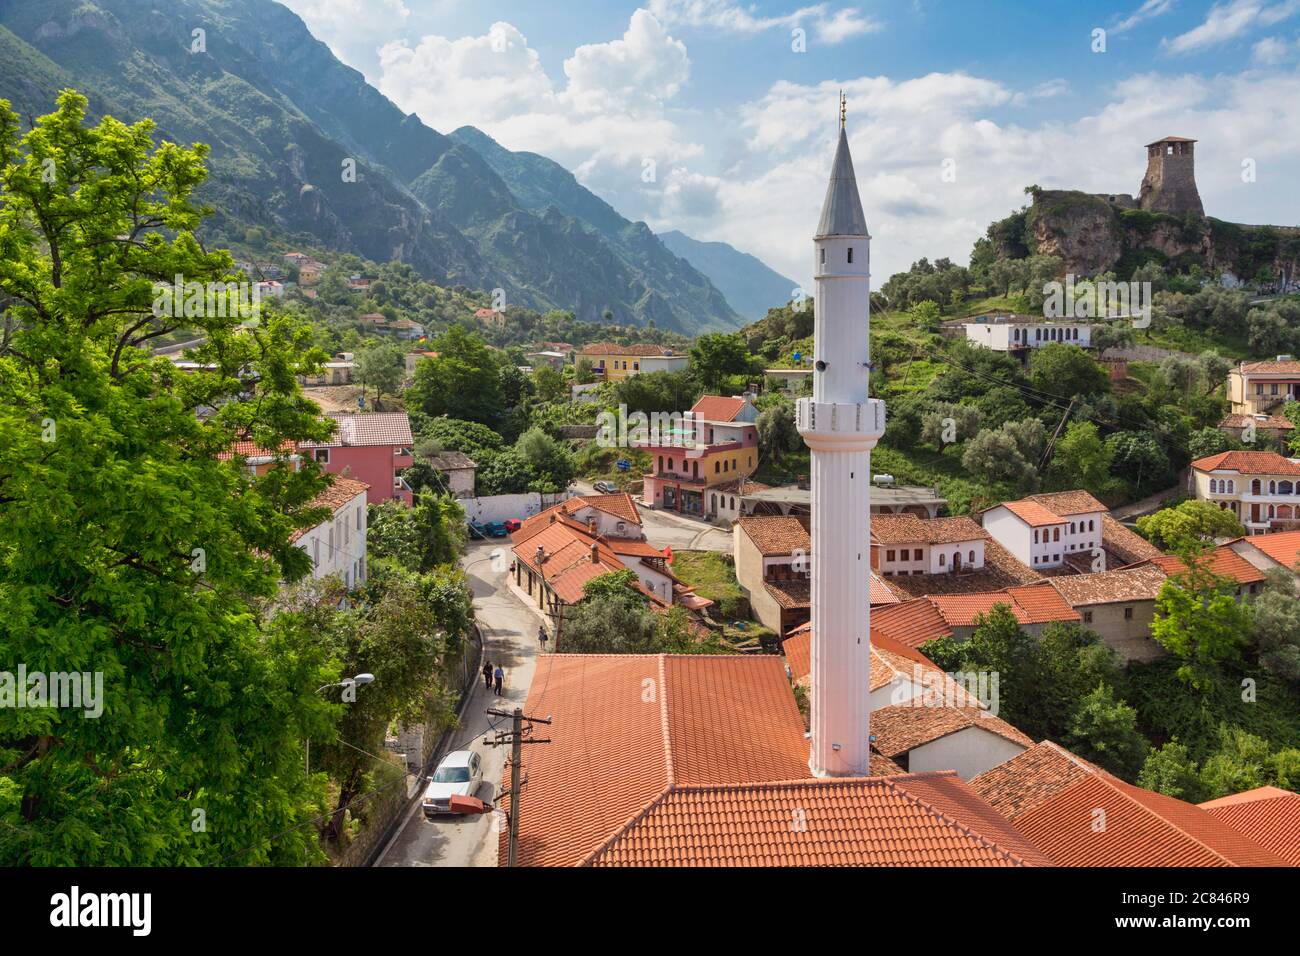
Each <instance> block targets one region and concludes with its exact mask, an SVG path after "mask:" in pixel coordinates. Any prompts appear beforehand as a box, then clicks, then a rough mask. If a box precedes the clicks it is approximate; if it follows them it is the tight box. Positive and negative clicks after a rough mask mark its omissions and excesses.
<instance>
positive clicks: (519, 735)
mask: <svg viewBox="0 0 1300 956" xmlns="http://www.w3.org/2000/svg"><path fill="white" fill-rule="evenodd" d="M488 713H489V714H492V715H493V716H496V717H509V718H510V722H511V723H510V730H506V731H499V732H498V733H497V734H496V738H495V739H494V740H485V741H483V742H484V743H485V744H487V745H488V746H489V747H500V746H503V745H505V744H509V745H510V809H509V810H508V811H507V813H508V818H507V819H508V823H509V825H510V836H509V840H508V842H507V852H506V866H517V865H518V863H519V817H520V813H521V809H520V794H521V791H522V790H523V788H524V784H526V783H527V782H528V781H527V778H525V777H524V774H523V766H522V764H523V759H522V758H523V747H524V744H549V743H550V742H551V740H550V738H549V737H544V738H535V737H530V736H529V735H530V734H531V733H532V730H533V724H550V722H551V718H549V717H528V716H525V714H524V712H523V710H522V709H520V708H518V707H516V708H515V709H514V711H513V712H511V713H507V712H506V711H504V710H493V709H490V708H489V710H488ZM525 722H527V724H528V726H527V727H524V723H525Z"/></svg>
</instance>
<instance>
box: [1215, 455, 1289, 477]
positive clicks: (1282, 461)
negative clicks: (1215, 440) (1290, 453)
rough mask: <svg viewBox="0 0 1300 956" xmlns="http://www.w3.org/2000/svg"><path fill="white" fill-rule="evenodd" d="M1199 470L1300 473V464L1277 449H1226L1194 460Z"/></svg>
mask: <svg viewBox="0 0 1300 956" xmlns="http://www.w3.org/2000/svg"><path fill="white" fill-rule="evenodd" d="M1192 467H1193V468H1195V469H1196V470H1197V471H1206V472H1209V471H1234V472H1236V473H1237V474H1239V475H1300V465H1298V464H1296V463H1295V462H1294V461H1292V460H1291V459H1289V458H1283V457H1282V456H1281V455H1279V454H1278V453H1277V452H1275V451H1225V452H1220V453H1219V454H1217V455H1210V456H1209V457H1206V458H1198V459H1196V461H1194V462H1192Z"/></svg>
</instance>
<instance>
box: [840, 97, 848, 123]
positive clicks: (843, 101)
mask: <svg viewBox="0 0 1300 956" xmlns="http://www.w3.org/2000/svg"><path fill="white" fill-rule="evenodd" d="M848 109H849V102H848V100H846V99H845V98H844V91H843V90H840V129H843V128H844V116H845V114H846V113H847V112H848Z"/></svg>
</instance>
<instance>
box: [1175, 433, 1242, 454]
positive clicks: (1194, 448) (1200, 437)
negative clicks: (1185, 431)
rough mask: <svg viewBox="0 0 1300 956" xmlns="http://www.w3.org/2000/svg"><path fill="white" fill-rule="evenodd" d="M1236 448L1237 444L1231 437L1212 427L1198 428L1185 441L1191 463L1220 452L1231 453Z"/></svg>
mask: <svg viewBox="0 0 1300 956" xmlns="http://www.w3.org/2000/svg"><path fill="white" fill-rule="evenodd" d="M1236 447H1237V442H1235V441H1234V440H1233V438H1232V436H1231V435H1229V434H1227V433H1226V432H1224V431H1222V430H1221V429H1218V428H1213V427H1206V428H1198V429H1197V430H1196V431H1194V432H1192V435H1191V437H1190V438H1189V439H1188V440H1187V454H1188V456H1189V457H1190V458H1191V459H1192V460H1193V461H1195V460H1196V459H1198V458H1208V457H1209V456H1210V455H1217V454H1219V453H1220V452H1225V451H1232V450H1233V449H1234V448H1236Z"/></svg>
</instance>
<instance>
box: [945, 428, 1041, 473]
mask: <svg viewBox="0 0 1300 956" xmlns="http://www.w3.org/2000/svg"><path fill="white" fill-rule="evenodd" d="M1045 440H1046V436H1045V431H1044V428H1043V423H1042V422H1041V421H1039V420H1038V419H1037V418H1027V419H1025V420H1024V421H1022V422H1007V423H1006V424H1004V425H1003V426H1002V427H1001V428H999V429H997V430H996V431H995V430H993V429H989V428H986V429H984V430H983V431H981V432H980V433H979V434H978V435H976V436H975V437H974V438H972V439H971V440H970V441H968V442H967V443H966V448H965V450H964V451H963V452H962V456H961V464H962V467H963V468H965V469H966V470H967V471H969V472H972V473H974V474H976V475H979V476H980V477H982V478H984V479H985V480H986V481H1005V482H1009V483H1011V484H1015V485H1017V486H1019V487H1022V488H1029V487H1032V486H1033V485H1034V484H1035V483H1036V482H1037V480H1038V465H1037V461H1038V456H1039V455H1041V454H1042V450H1043V443H1044V442H1045Z"/></svg>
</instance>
